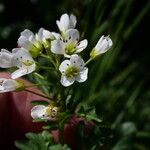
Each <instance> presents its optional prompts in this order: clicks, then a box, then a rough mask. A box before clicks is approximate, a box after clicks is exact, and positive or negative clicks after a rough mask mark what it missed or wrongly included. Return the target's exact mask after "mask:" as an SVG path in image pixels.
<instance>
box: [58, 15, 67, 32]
mask: <svg viewBox="0 0 150 150" xmlns="http://www.w3.org/2000/svg"><path fill="white" fill-rule="evenodd" d="M69 21H70V20H69V16H68V14H63V15H62V16H61V18H60V21H58V20H57V21H56V24H57V25H58V28H59V30H60V31H63V32H64V31H66V30H67V29H68V28H69V24H70V22H69Z"/></svg>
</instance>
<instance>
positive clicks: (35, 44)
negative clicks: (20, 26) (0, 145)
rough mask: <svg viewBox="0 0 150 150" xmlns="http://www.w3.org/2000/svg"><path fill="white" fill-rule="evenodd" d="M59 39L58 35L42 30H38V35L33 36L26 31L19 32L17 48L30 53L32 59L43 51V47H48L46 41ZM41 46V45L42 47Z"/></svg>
mask: <svg viewBox="0 0 150 150" xmlns="http://www.w3.org/2000/svg"><path fill="white" fill-rule="evenodd" d="M59 37H60V35H59V34H57V33H55V32H50V31H48V30H45V29H44V28H40V29H39V31H38V33H37V34H35V35H34V33H33V32H31V31H30V30H28V29H25V30H24V31H23V32H21V36H20V37H19V39H18V46H20V47H23V48H25V49H27V50H29V52H30V53H31V55H32V56H33V57H37V56H38V55H39V54H40V52H41V51H42V50H43V46H46V48H47V47H49V46H50V45H49V42H48V41H47V40H48V39H50V40H54V39H58V38H59ZM42 44H43V45H42Z"/></svg>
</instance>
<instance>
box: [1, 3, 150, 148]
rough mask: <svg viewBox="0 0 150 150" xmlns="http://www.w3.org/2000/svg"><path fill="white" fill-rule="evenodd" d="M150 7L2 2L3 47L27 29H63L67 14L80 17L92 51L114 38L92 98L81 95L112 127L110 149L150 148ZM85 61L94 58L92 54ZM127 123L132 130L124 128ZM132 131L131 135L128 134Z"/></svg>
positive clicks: (97, 71)
mask: <svg viewBox="0 0 150 150" xmlns="http://www.w3.org/2000/svg"><path fill="white" fill-rule="evenodd" d="M149 9H150V1H148V0H147V1H146V0H142V1H140V0H139V1H137V0H65V1H62V0H55V1H52V0H3V1H2V0H1V1H0V47H1V48H7V49H9V50H11V49H12V48H14V47H16V46H17V39H18V37H19V34H20V32H21V31H23V30H24V29H26V28H28V29H30V30H32V31H34V32H37V31H38V29H39V28H40V27H44V28H46V29H48V30H50V31H58V29H57V26H56V19H59V18H60V16H61V14H62V13H73V14H75V15H76V16H77V18H78V25H77V28H78V29H79V30H80V31H81V33H82V34H84V36H85V37H86V38H87V39H89V49H87V51H90V48H92V47H93V46H94V45H95V44H96V42H97V40H98V38H99V37H100V36H101V35H102V34H110V36H111V37H112V39H113V41H114V47H113V50H112V51H111V52H109V53H108V54H105V56H102V58H101V60H99V61H98V60H97V61H95V62H94V63H95V64H94V63H92V64H91V65H90V69H91V73H90V74H89V82H88V84H87V83H85V84H84V85H83V87H82V89H83V92H84V91H86V90H87V89H90V90H89V94H82V93H81V92H80V89H78V88H77V89H76V94H77V95H76V96H77V97H80V99H83V98H84V99H86V100H87V103H89V104H91V105H96V107H97V112H98V113H99V115H100V116H103V118H104V120H106V122H108V123H109V124H110V125H112V128H113V131H114V139H113V141H112V144H111V146H110V147H111V148H110V147H109V146H108V147H109V148H108V149H112V147H113V148H114V150H116V149H115V148H116V147H117V146H118V145H120V143H121V144H122V145H123V146H126V147H125V148H126V149H125V150H127V149H132V150H133V149H137V150H148V149H149V145H148V141H149V140H150V127H149V123H150V122H149V121H150V118H149V114H150V107H149V106H150V101H149V100H150V90H149V83H150V82H149V81H150V72H149V66H150V51H149V27H150V23H149V20H150V18H149ZM84 57H85V59H86V58H87V57H88V54H87V52H84ZM92 65H93V66H92ZM85 93H86V92H85ZM127 123H129V124H128V125H129V127H127V128H125V129H124V126H125V127H126V125H127ZM132 127H135V128H136V133H135V135H134V138H133V140H131V141H132V142H131V141H130V142H129V141H128V139H129V137H131V136H133V135H132V133H133V132H135V131H134V129H133V128H132ZM118 129H119V130H118ZM128 129H131V132H129V134H128V135H127V136H126V133H128ZM132 129H133V130H132ZM126 137H127V138H126ZM117 148H118V147H117ZM118 149H119V150H122V149H121V148H118Z"/></svg>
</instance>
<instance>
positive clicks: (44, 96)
mask: <svg viewBox="0 0 150 150" xmlns="http://www.w3.org/2000/svg"><path fill="white" fill-rule="evenodd" d="M24 91H27V92H30V93H32V94H35V95H38V96H41V97H43V98H47V99H49V100H50V99H51V98H50V97H49V96H46V95H43V94H39V93H36V92H34V91H31V90H28V89H25V90H24Z"/></svg>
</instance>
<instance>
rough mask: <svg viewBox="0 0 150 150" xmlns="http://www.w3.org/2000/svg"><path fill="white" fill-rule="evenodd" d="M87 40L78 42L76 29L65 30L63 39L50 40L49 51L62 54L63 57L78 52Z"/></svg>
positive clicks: (82, 48)
mask: <svg viewBox="0 0 150 150" xmlns="http://www.w3.org/2000/svg"><path fill="white" fill-rule="evenodd" d="M87 44H88V42H87V40H82V41H80V42H79V32H78V30H76V29H70V30H67V32H66V34H65V37H64V38H63V39H57V40H54V41H52V42H51V51H52V52H53V53H55V54H63V55H64V56H65V57H70V55H72V54H75V53H80V52H81V51H83V50H84V49H85V48H86V47H87Z"/></svg>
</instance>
